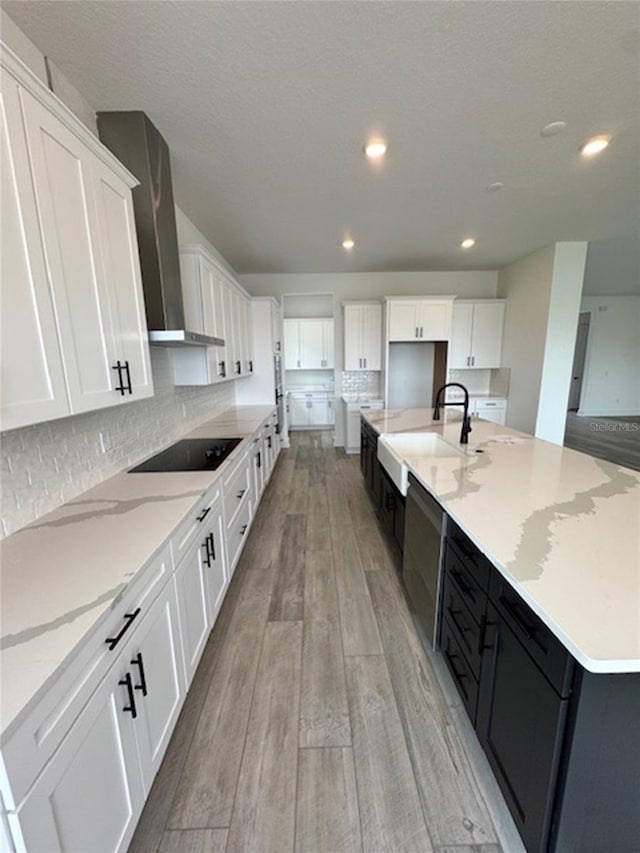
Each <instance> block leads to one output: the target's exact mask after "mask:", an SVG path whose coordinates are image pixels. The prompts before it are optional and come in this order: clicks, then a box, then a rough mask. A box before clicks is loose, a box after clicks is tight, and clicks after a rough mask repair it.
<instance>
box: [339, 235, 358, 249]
mask: <svg viewBox="0 0 640 853" xmlns="http://www.w3.org/2000/svg"><path fill="white" fill-rule="evenodd" d="M354 246H355V243H354V242H353V240H352V239H351V237H347V238H346V239H344V240H343V241H342V248H343V249H346V250H347V252H350V251H351V250H352V249H353V247H354Z"/></svg>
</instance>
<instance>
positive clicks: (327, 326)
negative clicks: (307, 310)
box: [321, 320, 334, 368]
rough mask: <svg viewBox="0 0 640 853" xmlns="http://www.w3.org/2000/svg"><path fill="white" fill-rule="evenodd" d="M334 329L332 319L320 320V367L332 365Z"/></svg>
mask: <svg viewBox="0 0 640 853" xmlns="http://www.w3.org/2000/svg"><path fill="white" fill-rule="evenodd" d="M333 352H334V330H333V320H323V321H322V360H321V367H331V368H333V366H334V355H333Z"/></svg>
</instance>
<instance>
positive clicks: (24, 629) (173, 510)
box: [0, 406, 273, 732]
mask: <svg viewBox="0 0 640 853" xmlns="http://www.w3.org/2000/svg"><path fill="white" fill-rule="evenodd" d="M272 411H273V406H238V407H235V408H233V409H228V410H227V411H226V412H223V413H222V414H221V415H219V416H218V417H215V418H213V419H212V420H210V421H207V422H206V423H204V424H202V425H201V426H199V427H198V428H197V429H195V430H191V431H190V432H188V433H186V434H185V435H183V436H181V437H180V438H177V439H174V440H173V441H171V442H168V444H173V443H175V441H179V440H180V439H181V438H207V437H212V438H223V437H233V436H237V437H242V438H243V439H244V440H243V441H242V443H241V444H239V445H238V447H237V448H235V450H234V451H233V452H232V453H231V454H230V455H229V458H228V459H226V460H225V462H224V463H223V464H222V465H221V466H220V467H219V468H218V470H217V471H188V472H171V473H136V474H128V473H126V472H122V473H120V474H117V475H116V476H114V477H111V478H110V479H108V480H105V481H104V482H103V483H101V484H100V485H98V486H95V487H94V488H93V489H91V490H90V491H88V492H85V493H84V494H82V495H79V496H78V497H77V498H75V499H74V500H73V501H70V502H69V503H67V504H64V505H63V506H61V507H59V508H58V509H57V510H55V511H54V512H51V513H48V514H47V515H45V516H43V517H42V518H40V519H38V520H37V521H35V522H33V523H32V524H30V525H29V526H28V527H25V528H23V529H22V530H19V531H18V532H17V533H14V534H13V535H11V536H9V537H7V538H6V539H4V540H2V542H0V559H1V561H2V562H1V565H2V573H1V576H0V591H1V601H0V620H1V621H0V630H1V637H0V650H1V651H0V667H1V685H2V696H1V700H0V728H1V730H2V732H6V730H7V728H8V727H9V726H10V725H11V723H12V722H13V721H15V720H16V718H17V717H18V715H20V714H21V712H23V711H24V710H25V709H26V707H27V706H28V705H30V704H31V703H32V701H34V700H35V698H36V697H37V695H38V694H39V693H40V692H41V691H42V690H43V689H44V688H45V686H46V685H47V684H48V683H49V680H50V679H51V678H52V677H53V676H54V675H55V673H56V670H58V668H59V667H60V666H61V665H62V664H63V663H64V662H65V661H67V660H68V659H70V657H71V656H73V654H74V652H75V651H76V650H77V649H78V648H79V646H80V645H81V643H82V640H83V638H84V637H85V636H86V635H87V634H88V633H89V632H90V631H91V630H93V629H94V628H95V626H96V625H97V624H99V623H100V621H101V620H102V619H104V618H105V617H106V616H107V614H108V612H109V610H110V609H111V608H112V607H113V606H114V604H115V603H116V602H117V601H118V600H119V599H120V598H121V596H122V593H123V591H124V590H125V589H126V587H127V585H128V584H129V583H130V582H131V580H132V579H133V578H134V576H135V575H136V574H137V573H138V572H139V571H140V570H141V569H142V568H143V567H144V566H145V564H147V563H148V561H149V560H150V559H151V558H152V557H153V556H154V554H155V553H156V552H157V551H158V550H159V549H160V548H161V547H162V545H163V544H164V543H165V541H166V540H167V538H168V537H169V536H170V535H171V533H172V532H173V530H174V529H175V527H176V526H177V525H178V524H179V523H180V522H181V521H182V519H183V518H184V517H185V516H186V515H187V513H188V512H189V511H190V510H191V509H192V508H193V507H194V506H195V505H196V503H197V502H198V500H199V499H200V497H201V496H202V495H203V494H204V492H206V491H207V489H208V488H209V487H210V486H211V485H212V484H213V483H214V482H215V481H216V480H217V479H218V478H220V477H222V476H224V475H225V474H226V473H227V472H228V471H229V470H230V469H231V468H232V467H233V465H234V464H235V463H236V461H237V460H238V458H239V457H240V456H241V455H242V453H243V451H244V450H245V449H246V445H247V439H248V438H249V437H250V436H251V435H252V434H253V433H254V432H255V430H256V429H258V427H259V426H260V424H261V423H262V422H263V421H264V420H265V419H266V418H267V417H268V416H269V414H270V413H271V412H272ZM157 452H158V451H157ZM12 728H13V726H12Z"/></svg>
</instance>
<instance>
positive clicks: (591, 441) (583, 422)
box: [564, 412, 640, 471]
mask: <svg viewBox="0 0 640 853" xmlns="http://www.w3.org/2000/svg"><path fill="white" fill-rule="evenodd" d="M564 445H565V447H570V448H572V449H573V450H580V451H581V452H582V453H588V454H589V456H595V457H597V458H598V459H606V460H607V461H608V462H615V463H616V465H624V466H626V467H627V468H633V469H634V470H635V471H640V417H610V418H592V417H583V416H578V415H576V414H575V412H567V424H566V432H565V436H564Z"/></svg>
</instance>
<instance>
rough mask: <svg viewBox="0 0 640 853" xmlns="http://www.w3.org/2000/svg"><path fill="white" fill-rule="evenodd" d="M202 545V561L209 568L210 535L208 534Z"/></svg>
mask: <svg viewBox="0 0 640 853" xmlns="http://www.w3.org/2000/svg"><path fill="white" fill-rule="evenodd" d="M200 547H201V548H204V557H203V558H202V563H203V565H205V566H206V567H207V568H209V567H210V566H211V551H210V550H209V537H208V536H207V538H206V539H205V540H204V542H203V543H202V545H201V546H200Z"/></svg>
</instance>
